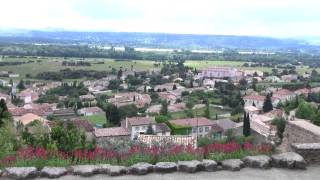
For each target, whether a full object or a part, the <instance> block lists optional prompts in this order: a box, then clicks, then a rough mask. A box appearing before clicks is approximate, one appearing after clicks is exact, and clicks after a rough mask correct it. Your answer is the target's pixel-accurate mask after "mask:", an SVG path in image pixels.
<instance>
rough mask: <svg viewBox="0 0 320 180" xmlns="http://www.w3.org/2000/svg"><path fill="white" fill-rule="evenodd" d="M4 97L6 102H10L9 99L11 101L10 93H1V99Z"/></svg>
mask: <svg viewBox="0 0 320 180" xmlns="http://www.w3.org/2000/svg"><path fill="white" fill-rule="evenodd" d="M1 99H3V100H4V101H5V102H7V103H8V101H10V99H11V98H10V96H9V95H8V94H3V93H0V100H1Z"/></svg>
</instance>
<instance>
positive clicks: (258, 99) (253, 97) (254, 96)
mask: <svg viewBox="0 0 320 180" xmlns="http://www.w3.org/2000/svg"><path fill="white" fill-rule="evenodd" d="M243 99H244V100H246V99H250V100H256V101H264V100H265V99H266V96H262V95H248V96H244V97H243ZM271 99H272V100H273V101H274V100H276V99H277V98H276V97H273V96H272V98H271Z"/></svg>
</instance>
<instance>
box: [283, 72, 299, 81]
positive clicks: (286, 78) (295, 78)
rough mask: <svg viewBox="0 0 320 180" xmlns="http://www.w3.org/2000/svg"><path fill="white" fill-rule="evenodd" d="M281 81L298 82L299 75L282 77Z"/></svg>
mask: <svg viewBox="0 0 320 180" xmlns="http://www.w3.org/2000/svg"><path fill="white" fill-rule="evenodd" d="M281 80H282V81H284V82H292V81H297V80H298V75H297V74H288V75H283V76H281Z"/></svg>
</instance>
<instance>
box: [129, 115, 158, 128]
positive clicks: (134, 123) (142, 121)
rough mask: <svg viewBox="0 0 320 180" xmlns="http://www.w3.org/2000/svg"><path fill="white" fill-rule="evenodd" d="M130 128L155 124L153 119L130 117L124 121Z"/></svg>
mask: <svg viewBox="0 0 320 180" xmlns="http://www.w3.org/2000/svg"><path fill="white" fill-rule="evenodd" d="M126 120H127V121H128V124H130V125H131V126H139V125H148V124H155V123H156V121H155V119H154V117H131V118H127V119H126Z"/></svg>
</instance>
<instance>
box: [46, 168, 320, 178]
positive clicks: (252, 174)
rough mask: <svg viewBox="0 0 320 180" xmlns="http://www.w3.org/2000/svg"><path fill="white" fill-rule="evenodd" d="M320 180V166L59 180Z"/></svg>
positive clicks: (98, 176)
mask: <svg viewBox="0 0 320 180" xmlns="http://www.w3.org/2000/svg"><path fill="white" fill-rule="evenodd" d="M74 179H75V180H89V179H90V180H102V179H111V180H189V179H190V180H209V179H210V180H270V179H271V180H318V179H319V180H320V166H312V167H308V169H307V170H287V169H277V168H272V169H270V170H259V169H251V168H244V169H242V170H241V171H239V172H230V171H217V172H199V173H195V174H185V173H170V174H157V173H152V174H148V175H145V176H133V175H127V176H119V177H109V176H107V175H96V176H93V177H88V178H84V177H77V176H64V177H61V178H60V179H59V180H74ZM43 180H44V179H43Z"/></svg>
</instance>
